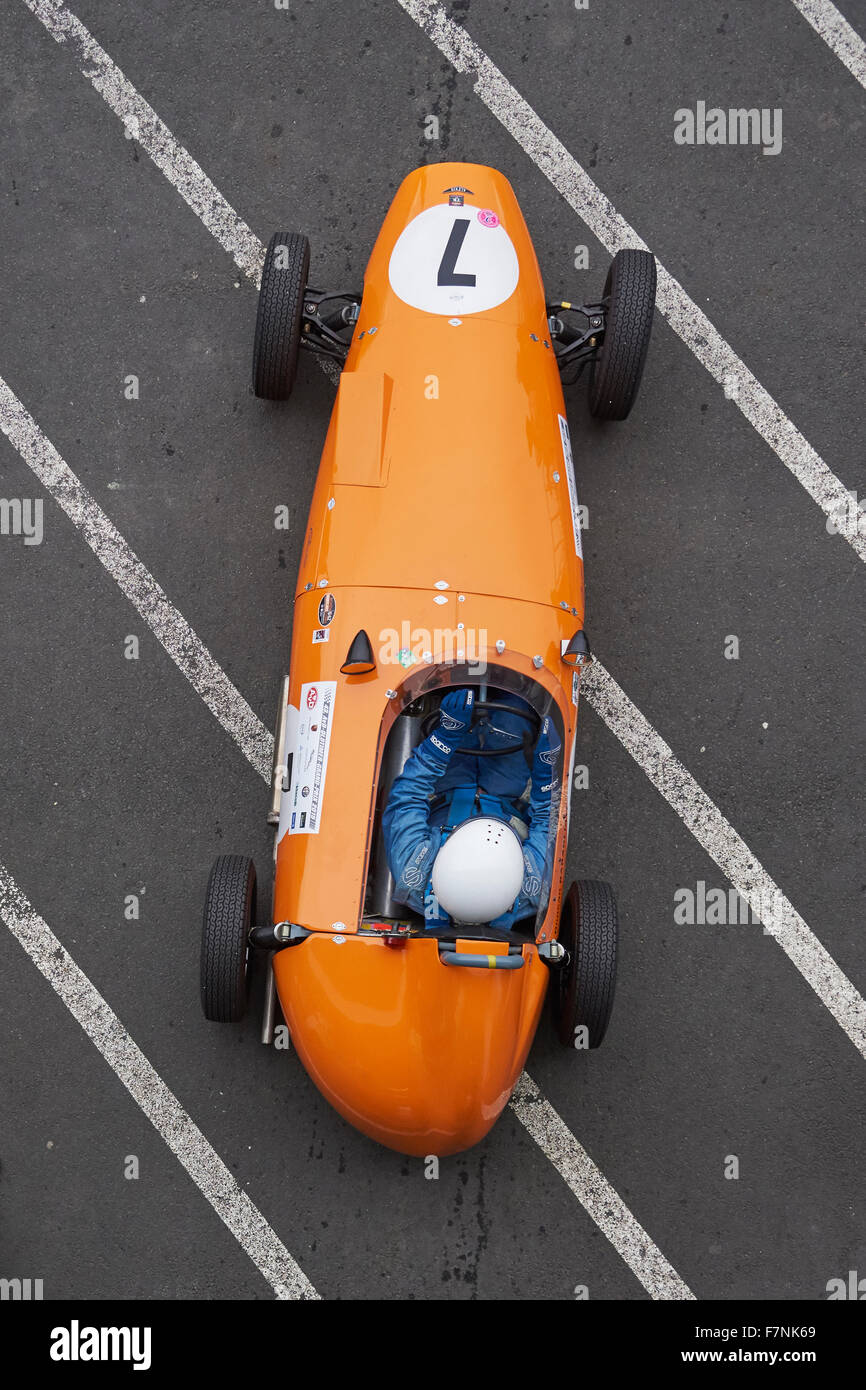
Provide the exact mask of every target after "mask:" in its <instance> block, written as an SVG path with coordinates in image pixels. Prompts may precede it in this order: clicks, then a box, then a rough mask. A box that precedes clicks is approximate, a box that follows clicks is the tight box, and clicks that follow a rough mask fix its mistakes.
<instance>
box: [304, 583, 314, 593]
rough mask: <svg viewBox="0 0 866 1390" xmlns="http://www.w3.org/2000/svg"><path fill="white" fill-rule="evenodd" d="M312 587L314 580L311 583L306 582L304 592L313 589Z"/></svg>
mask: <svg viewBox="0 0 866 1390" xmlns="http://www.w3.org/2000/svg"><path fill="white" fill-rule="evenodd" d="M312 587H313V585H312V582H311V583H309V584H305V585H304V593H306V592H307V590H308V589H312Z"/></svg>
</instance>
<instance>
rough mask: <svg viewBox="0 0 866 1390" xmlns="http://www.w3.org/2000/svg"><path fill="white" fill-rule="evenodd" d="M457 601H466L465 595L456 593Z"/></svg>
mask: <svg viewBox="0 0 866 1390" xmlns="http://www.w3.org/2000/svg"><path fill="white" fill-rule="evenodd" d="M457 602H458V603H465V602H466V595H465V594H458V595H457Z"/></svg>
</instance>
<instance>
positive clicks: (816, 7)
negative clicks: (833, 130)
mask: <svg viewBox="0 0 866 1390" xmlns="http://www.w3.org/2000/svg"><path fill="white" fill-rule="evenodd" d="M792 3H793V4H795V5H796V6H797V9H798V10H799V11H800V14H801V15H802V16H803V18H804V19H807V20H808V21H809V23H810V24H811V26H812V28H813V29H814V30H815V33H816V34H819V35H820V36H821V38H822V39H823V40H824V42H825V43H826V44H827V46H828V47H829V48H832V50H833V52H834V53H835V54H836V57H837V58H838V59H839V61H840V62H842V63H844V64H845V66H846V68H847V69H848V71H849V72H850V73H852V74H853V76H854V77H856V78H857V81H858V82H859V83H860V86H861V87H866V43H864V42H863V40H862V39H861V37H860V35H859V34H858V33H857V31H856V29H852V28H851V25H850V24H849V23H848V21H847V19H846V18H845V16H844V15H843V14H840V13H839V11H838V10H837V9H836V6H835V5H831V4H830V0H792Z"/></svg>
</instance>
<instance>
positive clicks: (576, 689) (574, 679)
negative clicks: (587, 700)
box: [571, 667, 580, 705]
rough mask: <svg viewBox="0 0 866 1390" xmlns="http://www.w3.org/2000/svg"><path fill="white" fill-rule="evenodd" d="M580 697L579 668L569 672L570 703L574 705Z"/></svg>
mask: <svg viewBox="0 0 866 1390" xmlns="http://www.w3.org/2000/svg"><path fill="white" fill-rule="evenodd" d="M579 698H580V668H579V667H578V668H577V669H576V670H574V671H572V673H571V703H572V704H573V705H576V704H577V702H578V699H579Z"/></svg>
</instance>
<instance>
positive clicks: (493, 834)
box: [433, 816, 523, 926]
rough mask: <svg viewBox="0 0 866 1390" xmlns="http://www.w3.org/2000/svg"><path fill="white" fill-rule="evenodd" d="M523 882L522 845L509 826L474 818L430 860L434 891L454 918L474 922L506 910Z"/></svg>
mask: <svg viewBox="0 0 866 1390" xmlns="http://www.w3.org/2000/svg"><path fill="white" fill-rule="evenodd" d="M522 884H523V849H522V847H521V844H520V840H519V839H518V837H517V835H515V833H514V831H513V830H512V828H511V826H510V825H509V824H508V823H507V822H506V821H504V820H496V819H495V818H494V817H493V816H473V817H471V819H470V820H465V821H464V822H463V824H462V825H458V826H457V829H456V830H454V831H452V833H451V834H450V835H449V836H448V839H447V840H446V841H445V843H444V845H443V846H442V848H441V849H440V851H439V853H438V854H437V855H436V858H435V860H434V861H433V892H434V893H435V894H436V897H437V899H438V900H439V904H440V906H441V907H442V908H444V910H445V911H446V912H447V913H448V916H449V917H451V918H453V919H454V921H455V922H461V923H465V924H466V925H467V926H477V925H478V924H479V923H481V922H492V921H493V919H494V918H495V917H498V916H499V915H500V913H503V912H507V911H508V909H509V907H510V906H511V904H512V903H513V902H514V899H515V898H516V897H517V895H518V893H519V892H520V889H521V886H522Z"/></svg>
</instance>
